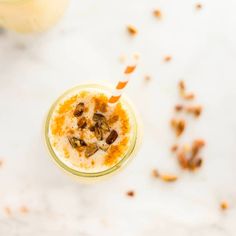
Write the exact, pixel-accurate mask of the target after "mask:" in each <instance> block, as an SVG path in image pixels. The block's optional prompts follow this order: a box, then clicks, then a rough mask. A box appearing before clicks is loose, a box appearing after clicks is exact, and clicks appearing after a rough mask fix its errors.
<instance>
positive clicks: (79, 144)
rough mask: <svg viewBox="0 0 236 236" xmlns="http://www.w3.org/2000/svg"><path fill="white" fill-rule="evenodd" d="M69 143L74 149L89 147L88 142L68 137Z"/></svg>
mask: <svg viewBox="0 0 236 236" xmlns="http://www.w3.org/2000/svg"><path fill="white" fill-rule="evenodd" d="M68 141H69V143H70V145H71V146H72V147H73V148H78V147H83V146H87V144H86V142H85V141H84V140H83V139H79V138H76V137H68Z"/></svg>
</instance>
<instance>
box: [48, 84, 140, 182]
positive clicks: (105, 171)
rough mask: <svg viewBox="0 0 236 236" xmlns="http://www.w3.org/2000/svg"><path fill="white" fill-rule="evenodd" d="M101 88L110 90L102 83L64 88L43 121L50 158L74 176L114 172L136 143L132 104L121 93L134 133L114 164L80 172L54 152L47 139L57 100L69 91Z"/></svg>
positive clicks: (123, 162)
mask: <svg viewBox="0 0 236 236" xmlns="http://www.w3.org/2000/svg"><path fill="white" fill-rule="evenodd" d="M92 88H94V89H101V90H106V91H111V89H110V88H109V87H107V86H103V85H99V84H82V85H77V86H75V87H73V88H71V89H68V90H66V91H65V92H64V93H63V94H62V95H61V96H60V97H58V98H57V99H56V101H55V102H54V103H53V104H52V106H51V107H50V109H49V112H48V114H47V116H46V121H45V125H44V137H45V143H46V147H47V149H48V151H49V154H50V156H51V157H52V159H53V160H54V161H55V162H56V164H57V165H59V167H61V168H62V169H63V170H64V171H66V172H67V173H70V174H72V175H74V176H78V177H86V178H92V177H102V176H105V175H108V174H111V173H113V172H115V171H116V170H118V169H120V168H121V167H122V166H124V165H125V164H126V163H127V161H128V160H129V159H130V156H131V154H132V153H133V152H134V150H135V147H136V145H137V137H138V125H137V119H136V115H135V112H134V109H133V107H132V105H131V104H130V101H128V99H127V98H124V97H123V95H122V98H120V99H122V103H124V104H125V106H127V108H128V110H129V113H130V115H131V116H132V117H131V122H132V125H133V126H134V127H133V129H134V135H133V136H132V140H131V144H130V147H129V148H128V150H127V152H126V153H125V154H124V156H123V157H122V158H121V160H120V161H119V162H118V163H116V164H115V165H114V166H112V167H110V168H108V169H106V170H103V171H99V172H82V171H78V170H76V169H73V168H71V167H69V166H67V165H66V164H65V163H64V162H63V161H62V160H60V158H59V157H58V156H57V155H56V153H55V152H54V150H53V147H52V145H51V142H50V140H49V136H48V134H49V130H50V127H49V126H50V125H49V124H50V119H51V117H52V114H53V112H54V110H55V108H56V106H57V105H58V104H59V102H60V101H61V100H62V99H63V98H65V97H66V96H67V95H69V94H70V93H71V92H73V91H76V90H78V91H79V90H83V89H92Z"/></svg>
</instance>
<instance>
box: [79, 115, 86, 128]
mask: <svg viewBox="0 0 236 236" xmlns="http://www.w3.org/2000/svg"><path fill="white" fill-rule="evenodd" d="M77 125H78V128H79V129H84V128H85V127H86V126H87V120H86V118H85V117H82V118H80V119H79V120H78V122H77Z"/></svg>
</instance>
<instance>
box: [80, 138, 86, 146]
mask: <svg viewBox="0 0 236 236" xmlns="http://www.w3.org/2000/svg"><path fill="white" fill-rule="evenodd" d="M79 143H80V146H81V147H84V146H87V143H86V142H85V141H84V140H83V139H79Z"/></svg>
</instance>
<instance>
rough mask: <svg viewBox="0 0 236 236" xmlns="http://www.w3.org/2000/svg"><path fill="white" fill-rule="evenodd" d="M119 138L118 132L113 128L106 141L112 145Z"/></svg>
mask: <svg viewBox="0 0 236 236" xmlns="http://www.w3.org/2000/svg"><path fill="white" fill-rule="evenodd" d="M117 138H118V133H117V132H116V131H115V130H114V129H113V130H112V131H111V133H110V134H109V136H108V137H107V139H106V143H107V144H109V145H110V144H112V143H114V142H115V140H116V139H117Z"/></svg>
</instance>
